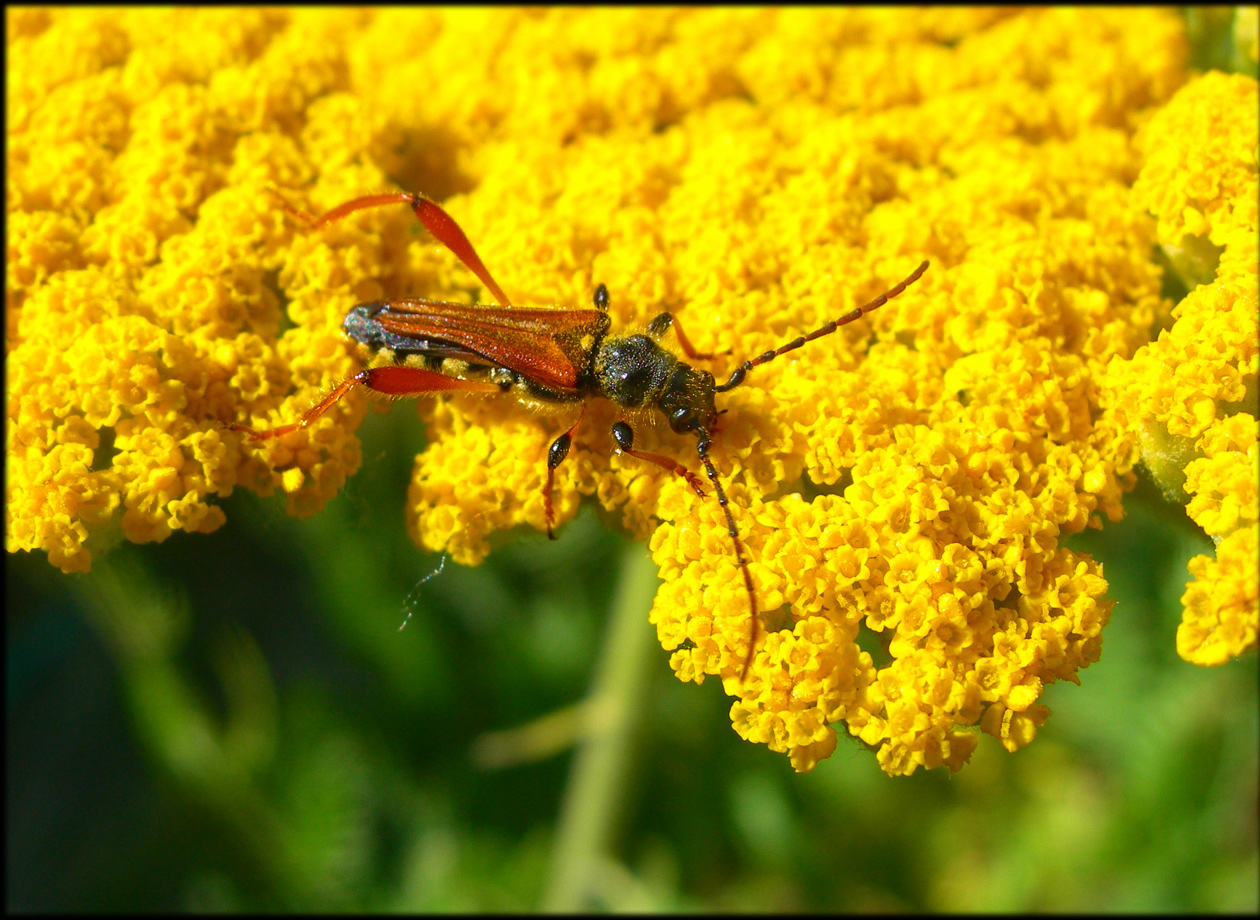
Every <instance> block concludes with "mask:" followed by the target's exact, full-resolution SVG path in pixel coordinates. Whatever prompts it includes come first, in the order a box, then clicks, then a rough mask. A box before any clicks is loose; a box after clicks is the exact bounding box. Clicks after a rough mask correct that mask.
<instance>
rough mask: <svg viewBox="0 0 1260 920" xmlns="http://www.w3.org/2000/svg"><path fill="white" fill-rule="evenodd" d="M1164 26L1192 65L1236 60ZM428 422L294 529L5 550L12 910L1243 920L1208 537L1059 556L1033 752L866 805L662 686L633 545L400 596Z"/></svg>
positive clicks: (408, 414) (236, 507) (873, 767)
mask: <svg viewBox="0 0 1260 920" xmlns="http://www.w3.org/2000/svg"><path fill="white" fill-rule="evenodd" d="M1190 25H1191V35H1192V36H1193V37H1194V38H1195V42H1196V48H1197V49H1198V50H1197V54H1198V60H1197V61H1196V63H1199V64H1200V65H1214V66H1223V67H1226V68H1229V67H1231V66H1236V62H1237V54H1236V52H1235V51H1234V50H1233V48H1232V45H1231V44H1230V42H1229V41H1228V29H1225V30H1224V32H1223V31H1222V28H1221V26H1220V23H1217V22H1215V21H1214V20H1213V19H1212V18H1211V14H1198V13H1196V14H1192V16H1191V23H1190ZM1222 35H1225V38H1224V39H1222V38H1221V36H1222ZM1247 67H1249V68H1250V72H1252V73H1253V74H1254V64H1248V65H1247ZM420 429H421V426H420V424H419V422H418V420H417V419H416V417H415V414H414V411H413V410H412V409H411V408H410V407H409V406H407V405H400V406H395V407H393V409H392V411H389V412H388V413H386V414H373V415H372V416H370V417H369V419H368V421H367V423H366V424H365V425H364V427H363V429H362V430H361V432H360V434H361V436H362V438H363V457H364V464H363V469H362V470H361V471H360V472H359V473H358V474H357V475H356V476H354V477H352V479H351V480H350V482H349V483H348V485H347V487H346V489H345V490H344V491H343V493H342V494H341V495H339V496H338V498H337V499H336V500H334V501H333V502H332V503H330V504H329V506H328V507H327V508H326V509H325V511H324V512H322V513H321V514H319V515H317V516H315V517H313V518H310V519H307V520H302V521H299V520H294V519H290V518H287V517H286V516H285V515H284V514H283V510H282V507H281V506H282V501H281V500H280V499H279V498H276V497H273V498H270V499H259V498H257V497H255V496H253V495H251V494H247V493H245V492H243V491H240V490H238V491H237V493H236V494H235V495H233V496H232V498H231V499H229V500H227V501H226V502H224V503H223V504H224V507H225V510H226V511H227V516H228V523H227V525H226V526H224V527H223V528H221V529H220V530H219V531H218V532H217V533H215V534H213V535H210V536H188V535H185V534H176V535H175V536H173V537H172V538H171V539H170V540H168V541H167V542H166V543H164V544H161V545H149V546H143V547H137V546H131V545H123V546H120V547H118V548H117V549H115V550H114V551H112V552H110V553H109V554H107V555H105V556H104V557H103V558H99V559H98V560H97V562H96V564H95V565H94V568H93V572H92V573H91V575H89V576H64V575H62V574H61V573H59V572H58V571H56V570H55V569H54V568H52V567H51V566H49V565H48V562H47V559H46V557H45V556H44V555H43V554H25V553H21V554H16V555H8V557H7V559H6V565H7V572H6V574H7V576H8V577H7V579H6V600H7V603H8V632H7V636H8V647H7V657H6V664H7V672H6V679H7V686H6V689H7V693H6V715H7V729H8V730H7V745H6V755H7V767H8V770H7V786H6V792H7V821H6V832H7V837H6V844H7V846H6V869H7V872H6V877H7V882H8V886H7V891H6V906H7V907H8V908H9V909H10V910H21V911H29V910H40V911H46V910H65V911H68V910H135V911H155V910H182V909H195V910H223V911H229V910H253V909H275V910H320V911H323V910H338V909H341V910H529V909H534V908H538V907H552V908H569V909H576V908H584V907H594V908H598V909H612V910H662V909H668V910H680V909H681V910H846V911H857V910H864V911H869V910H880V911H907V910H953V911H982V910H983V911H1021V910H1073V911H1095V910H1128V911H1187V910H1195V911H1256V910H1257V909H1260V891H1258V883H1257V877H1258V875H1260V861H1258V857H1257V806H1258V804H1260V803H1258V791H1257V786H1258V783H1257V777H1258V775H1260V765H1258V764H1257V746H1258V741H1257V725H1258V724H1260V717H1258V713H1257V658H1256V656H1255V655H1254V654H1252V655H1249V656H1247V657H1246V658H1245V659H1243V660H1241V661H1236V662H1232V663H1230V664H1228V665H1226V666H1224V667H1221V668H1212V669H1207V668H1199V667H1195V666H1192V665H1189V664H1186V663H1185V662H1182V661H1181V660H1180V659H1179V658H1178V657H1177V656H1176V653H1175V634H1176V628H1177V624H1178V622H1179V620H1180V613H1181V607H1180V602H1179V598H1180V595H1181V593H1182V591H1183V590H1184V586H1185V582H1186V579H1187V574H1186V567H1185V566H1186V562H1187V560H1188V559H1189V558H1190V557H1191V556H1193V555H1195V554H1197V553H1201V552H1208V553H1210V552H1211V551H1212V548H1211V542H1210V541H1209V540H1208V539H1207V538H1206V537H1205V536H1204V535H1203V534H1202V533H1201V532H1200V531H1199V530H1198V528H1197V527H1195V526H1194V525H1193V524H1192V523H1191V522H1190V521H1189V520H1188V519H1187V518H1186V516H1185V514H1184V511H1183V509H1181V508H1180V507H1178V506H1176V505H1171V504H1167V503H1165V502H1163V500H1162V499H1161V498H1160V497H1159V495H1158V494H1157V491H1156V489H1155V488H1154V487H1153V486H1151V485H1150V484H1149V483H1147V482H1146V481H1145V480H1144V481H1143V483H1142V484H1141V485H1140V486H1139V488H1138V490H1137V491H1136V492H1135V493H1133V494H1131V495H1130V496H1128V497H1127V499H1126V503H1125V507H1126V510H1127V513H1128V516H1127V518H1126V519H1125V520H1124V521H1123V522H1121V523H1119V524H1115V525H1108V526H1107V527H1106V528H1105V529H1104V530H1102V531H1101V532H1092V531H1091V532H1088V533H1086V534H1082V535H1078V536H1076V537H1074V538H1072V539H1071V540H1070V541H1069V545H1070V546H1072V547H1074V548H1077V549H1080V550H1083V551H1087V552H1090V553H1092V554H1093V555H1094V556H1095V557H1096V558H1098V559H1100V560H1101V561H1102V562H1103V563H1104V565H1105V575H1106V577H1107V579H1108V581H1109V583H1110V586H1111V590H1110V596H1111V597H1112V598H1114V599H1115V600H1116V601H1117V604H1116V607H1115V610H1114V612H1113V616H1112V622H1111V625H1110V626H1109V627H1108V629H1107V631H1106V635H1105V642H1104V651H1103V656H1102V660H1101V661H1100V662H1099V663H1098V664H1096V665H1095V666H1093V667H1091V668H1089V669H1088V670H1086V671H1084V672H1082V673H1081V675H1080V676H1081V682H1082V683H1081V686H1079V687H1078V686H1074V685H1071V684H1060V685H1055V686H1052V687H1050V688H1048V689H1047V691H1046V693H1045V694H1044V696H1043V698H1042V701H1043V702H1045V703H1048V704H1049V705H1050V707H1051V709H1052V710H1053V715H1052V717H1051V718H1050V720H1049V721H1048V722H1047V724H1046V725H1045V726H1044V727H1043V728H1042V729H1041V732H1040V734H1039V736H1038V738H1037V740H1036V741H1035V742H1034V743H1033V744H1032V745H1031V746H1030V747H1028V748H1026V749H1025V750H1023V751H1021V752H1019V753H1018V754H1015V755H1010V754H1007V753H1006V752H1005V751H1004V750H1003V749H1002V748H1001V747H1000V745H999V744H998V743H997V742H996V741H995V740H994V739H992V738H990V737H988V736H982V738H981V742H980V746H979V748H978V750H977V751H976V753H975V755H974V756H973V758H972V760H971V763H970V764H969V765H968V766H967V767H966V768H965V769H964V770H963V771H962V772H961V773H959V774H958V775H956V776H951V775H950V774H949V773H948V772H947V771H944V770H937V771H931V772H928V771H922V770H921V771H919V772H917V773H916V774H915V775H913V776H911V777H908V778H897V779H893V778H889V777H887V776H885V775H884V774H883V773H882V772H880V770H879V768H878V766H877V764H876V761H875V758H874V757H873V756H872V755H871V753H870V752H869V751H867V750H866V749H865V748H864V747H863V746H862V745H861V744H860V743H858V742H856V741H854V740H853V739H851V738H847V737H842V738H841V741H840V745H839V747H838V749H837V751H836V753H835V755H834V756H832V757H831V759H829V760H827V761H825V762H824V763H822V764H821V765H820V766H819V767H818V768H817V769H816V770H815V771H814V772H813V773H812V774H808V775H797V774H795V773H793V772H792V770H791V768H790V766H789V764H788V761H787V759H786V757H784V756H783V755H779V754H773V753H771V752H770V751H768V750H767V749H766V748H765V747H762V746H754V745H750V744H747V743H745V742H743V741H741V740H740V739H739V738H738V736H736V735H735V733H734V732H733V731H732V730H731V728H730V722H729V719H728V716H727V711H728V708H729V705H730V701H729V699H728V698H726V697H724V696H723V695H722V693H721V687H720V685H719V683H718V682H717V681H714V680H710V681H708V682H706V683H705V684H704V685H703V686H699V687H697V686H695V685H692V684H681V683H679V682H678V681H677V680H675V679H674V678H673V677H672V675H671V674H670V671H669V668H668V664H667V659H668V656H667V654H666V653H665V652H663V651H662V650H661V649H660V648H659V646H656V645H655V644H654V636H653V631H652V629H651V627H650V626H649V625H648V623H647V616H646V615H647V610H648V607H649V605H650V599H651V596H652V592H653V591H654V588H655V576H654V571H653V569H652V567H651V565H650V562H648V560H647V551H646V548H645V547H644V546H643V545H642V544H636V543H633V542H631V541H629V540H627V539H625V538H624V537H621V536H618V535H616V534H615V533H613V532H612V531H610V530H608V529H605V528H604V527H603V526H601V523H600V521H599V519H598V516H597V515H596V514H595V513H594V512H593V510H592V509H591V508H589V507H587V508H585V509H584V510H583V512H582V514H581V515H580V516H579V518H578V520H577V521H575V522H574V523H572V524H570V525H568V526H567V527H565V528H562V529H561V530H560V531H559V533H558V536H559V539H558V540H557V541H555V542H548V541H547V540H546V539H545V538H544V537H542V536H541V535H539V534H536V533H533V532H530V533H514V534H508V535H504V536H503V537H502V539H501V542H500V544H499V545H498V546H497V547H496V550H495V552H494V553H492V554H491V557H490V559H489V561H488V562H487V563H486V564H485V565H483V566H480V567H478V568H475V569H468V568H463V567H460V566H457V565H454V564H448V565H446V566H445V568H444V569H443V571H442V572H441V574H440V575H438V576H436V577H434V578H433V579H431V580H430V581H428V582H427V583H425V584H423V585H422V586H421V587H420V588H419V590H418V594H414V593H413V589H415V588H416V586H417V583H418V582H420V581H421V580H422V579H423V578H424V577H425V576H426V575H427V574H429V573H431V572H433V570H434V569H435V568H436V567H437V564H438V560H437V558H436V557H432V556H426V555H424V554H422V553H420V552H419V551H417V550H416V548H415V547H414V545H413V544H411V542H410V541H409V540H408V539H407V537H406V535H405V527H404V521H403V512H402V508H403V504H404V497H405V495H406V491H407V484H408V480H409V477H410V474H411V463H412V457H413V456H414V454H415V453H416V451H418V450H419V449H420V448H421V447H422V446H423V441H422V436H421V433H420ZM409 598H411V599H410V600H409ZM408 609H410V610H411V612H412V613H413V615H412V617H411V620H410V622H409V623H408V624H407V626H406V628H405V629H403V630H401V631H399V625H400V624H401V623H402V622H403V620H404V618H405V616H406V611H407V610H408ZM593 687H597V688H604V689H605V690H607V693H606V694H605V695H604V696H603V697H602V698H603V699H605V700H606V705H605V706H604V707H603V708H601V709H599V710H597V711H595V712H594V714H593V716H592V718H591V719H590V720H588V721H590V722H593V723H594V724H596V725H598V726H600V728H601V729H602V731H601V732H600V733H599V734H597V735H586V736H582V735H579V733H578V732H577V731H576V726H578V725H580V724H583V723H582V719H581V717H580V714H579V712H578V710H576V709H575V708H574V707H575V706H578V705H579V704H581V703H582V702H583V700H585V699H588V698H589V697H590V696H591V695H592V693H593V690H592V688H593ZM536 720H543V721H541V722H537V721H536ZM531 724H532V725H533V728H532V729H531V730H528V731H522V732H517V733H515V734H512V733H510V732H511V731H512V730H515V729H521V728H522V727H523V726H530V725H531ZM504 732H509V734H503V733H504ZM584 873H590V874H591V875H593V876H594V877H595V878H596V879H597V883H596V884H595V885H594V886H593V887H592V888H591V889H589V890H585V891H584V890H583V889H582V887H581V886H580V885H579V884H578V882H577V881H576V880H577V879H578V878H580V877H581V876H582V875H583V874H584Z"/></svg>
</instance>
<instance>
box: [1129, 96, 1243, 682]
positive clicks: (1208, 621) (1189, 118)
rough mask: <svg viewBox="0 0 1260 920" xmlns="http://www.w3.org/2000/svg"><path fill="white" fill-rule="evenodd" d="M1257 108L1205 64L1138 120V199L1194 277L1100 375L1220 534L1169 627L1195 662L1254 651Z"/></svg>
mask: <svg viewBox="0 0 1260 920" xmlns="http://www.w3.org/2000/svg"><path fill="white" fill-rule="evenodd" d="M1258 106H1260V91H1258V88H1257V83H1256V81H1255V80H1254V79H1252V78H1250V77H1243V76H1226V75H1224V74H1219V73H1209V74H1207V75H1205V76H1203V77H1201V78H1200V79H1198V80H1195V81H1194V82H1193V83H1190V84H1189V85H1187V86H1186V87H1185V88H1184V89H1182V90H1181V92H1179V93H1177V95H1176V96H1175V97H1174V98H1173V99H1172V101H1171V102H1169V104H1168V105H1167V106H1166V107H1164V108H1163V109H1162V110H1161V111H1160V112H1159V113H1158V114H1157V115H1156V116H1155V117H1154V118H1153V119H1151V122H1150V124H1149V125H1147V126H1146V128H1145V130H1144V131H1143V132H1142V135H1141V138H1140V143H1141V145H1142V146H1143V148H1144V150H1145V164H1144V165H1143V167H1142V173H1141V175H1140V176H1139V177H1138V180H1137V182H1136V183H1135V185H1134V189H1133V194H1134V201H1135V204H1136V205H1137V206H1138V207H1140V208H1143V209H1146V210H1149V211H1150V212H1151V213H1152V214H1153V215H1155V217H1156V218H1157V219H1158V221H1159V231H1158V233H1159V236H1158V239H1159V242H1160V244H1161V245H1162V246H1163V248H1164V250H1165V252H1166V253H1167V254H1168V256H1169V259H1170V262H1171V263H1172V264H1173V265H1174V266H1175V267H1177V268H1178V269H1179V270H1180V271H1181V273H1182V275H1183V277H1186V278H1188V279H1189V280H1190V281H1191V283H1192V284H1193V283H1194V282H1196V281H1198V282H1202V283H1199V284H1197V286H1194V289H1193V290H1192V291H1191V292H1190V293H1189V294H1188V295H1187V296H1186V298H1185V299H1184V300H1182V301H1181V303H1179V304H1178V305H1177V307H1176V308H1175V309H1174V310H1173V314H1172V315H1173V317H1174V319H1175V322H1174V323H1173V325H1172V327H1171V328H1170V329H1168V330H1166V331H1164V332H1162V333H1161V334H1160V336H1159V338H1158V340H1157V341H1154V342H1152V343H1150V344H1149V345H1146V346H1144V347H1143V348H1142V349H1140V350H1139V351H1138V353H1137V354H1136V355H1134V356H1133V359H1132V360H1129V361H1125V360H1121V359H1119V358H1117V359H1116V360H1115V361H1114V362H1113V364H1112V366H1111V368H1110V369H1109V374H1108V378H1107V385H1108V386H1109V387H1110V388H1111V389H1112V390H1113V394H1112V396H1111V399H1112V402H1113V404H1114V406H1115V412H1116V415H1117V417H1118V418H1119V419H1120V421H1121V423H1122V424H1124V425H1126V426H1128V427H1130V428H1131V429H1132V430H1134V431H1135V432H1137V433H1138V435H1139V436H1140V438H1141V442H1142V448H1143V460H1144V461H1145V462H1146V464H1147V465H1148V466H1149V467H1150V469H1151V470H1152V472H1153V473H1154V474H1155V476H1156V477H1157V478H1158V479H1159V480H1160V481H1161V482H1162V483H1163V484H1164V487H1165V490H1166V491H1167V492H1168V493H1169V494H1170V496H1171V497H1173V498H1181V499H1182V500H1183V501H1185V500H1186V499H1188V504H1187V506H1186V511H1187V512H1188V513H1189V515H1190V517H1191V518H1193V519H1194V520H1195V522H1197V523H1198V524H1199V526H1201V527H1202V528H1203V529H1204V530H1205V531H1206V532H1207V533H1208V535H1209V536H1211V537H1212V539H1213V540H1215V541H1216V544H1217V549H1216V558H1215V559H1212V558H1209V557H1207V556H1196V557H1195V558H1194V559H1192V560H1191V562H1190V573H1191V575H1193V576H1194V579H1195V580H1194V581H1192V582H1191V583H1190V584H1189V585H1188V586H1187V589H1186V593H1185V596H1184V597H1183V598H1182V603H1183V604H1184V605H1185V615H1184V619H1183V622H1182V625H1181V628H1180V630H1179V631H1178V633H1177V650H1178V652H1179V653H1180V654H1181V656H1182V657H1183V658H1185V659H1186V660H1187V661H1192V662H1194V663H1196V664H1202V665H1215V664H1224V663H1225V662H1227V661H1228V660H1230V658H1232V657H1234V656H1236V655H1240V654H1242V653H1243V652H1245V651H1248V650H1252V649H1255V647H1256V634H1257V628H1258V627H1260V599H1258V596H1257V595H1258V594H1260V590H1258V579H1257V576H1256V572H1257V570H1260V551H1258V549H1257V543H1258V542H1260V500H1258V497H1257V478H1258V477H1260V449H1258V448H1257V443H1256V442H1257V436H1258V435H1260V421H1257V414H1258V410H1260V390H1258V388H1257V379H1258V374H1260V326H1258V322H1260V321H1258V320H1257V307H1258V302H1260V296H1258V290H1260V281H1258V272H1260V260H1258V259H1257V256H1256V250H1257V245H1258V244H1260V220H1258V219H1257V211H1258V208H1260V206H1258V204H1257V194H1258V192H1257V189H1258V184H1260V173H1258V171H1257V152H1258V144H1260V115H1258V114H1257V112H1258ZM1183 490H1184V495H1183Z"/></svg>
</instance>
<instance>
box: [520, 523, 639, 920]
mask: <svg viewBox="0 0 1260 920" xmlns="http://www.w3.org/2000/svg"><path fill="white" fill-rule="evenodd" d="M657 585H658V581H657V573H656V566H655V565H654V564H653V563H652V560H651V557H650V556H648V555H647V553H645V552H644V549H643V546H642V544H638V543H635V544H632V545H631V546H630V548H629V549H628V550H627V552H626V555H625V557H624V560H623V563H622V570H621V579H620V584H619V585H618V588H617V597H616V601H615V604H614V607H613V618H612V623H611V624H610V625H609V629H608V641H607V643H606V645H605V647H604V656H603V658H602V659H601V660H600V662H599V665H598V668H597V669H596V672H595V679H594V682H593V684H592V689H591V696H590V700H589V703H588V705H587V712H588V716H587V721H586V726H585V731H584V732H583V736H582V741H581V743H580V746H579V747H578V749H577V752H576V753H575V755H574V760H573V772H572V774H571V775H570V777H569V785H568V788H567V790H566V791H565V797H564V802H563V803H562V805H561V808H560V818H559V822H558V824H557V828H556V843H555V848H554V850H553V852H552V864H551V878H550V881H549V883H548V888H547V893H546V895H545V897H544V898H543V902H542V909H543V910H545V911H551V912H557V913H559V912H566V913H572V912H576V911H583V910H586V909H587V908H588V906H589V903H590V897H591V894H592V893H593V892H592V883H593V879H594V877H595V873H596V872H597V871H598V867H599V865H600V863H601V862H602V861H604V860H606V859H607V856H606V851H607V849H608V847H609V845H610V843H611V840H612V836H613V830H614V826H615V824H616V820H617V818H618V810H619V806H620V805H621V803H622V802H623V801H624V799H625V793H626V783H627V775H628V772H629V767H630V758H631V753H632V751H633V747H634V740H635V733H636V731H637V729H638V727H639V724H640V722H641V719H642V714H643V710H644V703H643V700H644V694H645V690H646V687H647V682H648V674H649V671H648V662H649V661H651V658H652V656H651V650H652V649H653V648H655V647H656V646H655V643H654V642H653V631H652V628H651V626H650V625H649V624H648V622H647V611H648V610H649V609H651V606H652V599H653V597H654V596H655V594H656V589H657Z"/></svg>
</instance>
